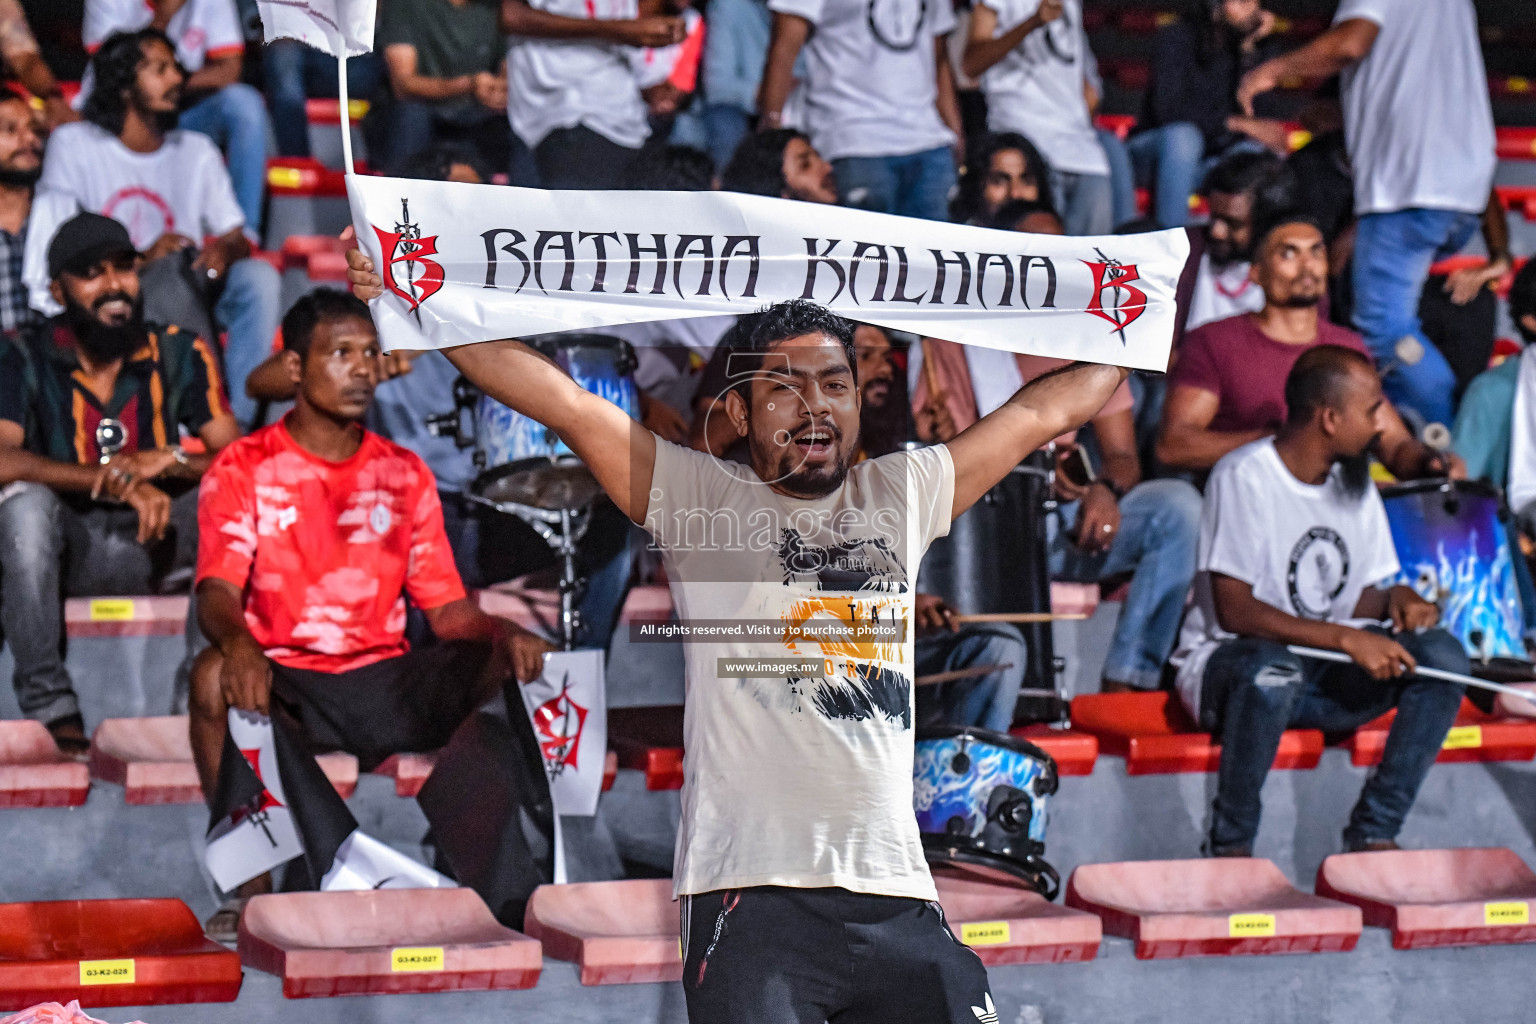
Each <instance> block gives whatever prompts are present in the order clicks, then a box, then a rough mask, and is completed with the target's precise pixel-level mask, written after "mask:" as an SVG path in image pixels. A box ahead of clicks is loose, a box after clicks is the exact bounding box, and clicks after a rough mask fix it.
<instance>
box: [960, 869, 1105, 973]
mask: <svg viewBox="0 0 1536 1024" xmlns="http://www.w3.org/2000/svg"><path fill="white" fill-rule="evenodd" d="M933 882H934V885H936V886H937V887H938V890H939V904H940V905H941V906H943V908H944V916H945V918H947V919H948V921H949V928H950V931H952V932H954V933H955V935H956V937H957V938H959V939H960V941H961V942H963V943H965V944H966V945H967V946H970V947H971V948H972V949H974V950H975V951H976V955H977V956H978V957H980V958H981V962H982V963H984V964H986V965H987V966H988V967H996V966H997V965H999V964H1067V963H1076V962H1077V961H1079V960H1092V959H1093V958H1094V956H1095V955H1097V954H1098V951H1099V941H1100V940H1101V939H1102V938H1103V936H1104V928H1103V925H1102V924H1100V922H1099V919H1098V918H1097V917H1095V916H1094V915H1092V914H1088V913H1084V912H1083V911H1081V910H1073V909H1071V908H1070V907H1059V906H1057V905H1056V904H1054V903H1052V902H1051V901H1050V900H1047V899H1046V898H1045V897H1044V896H1041V895H1040V894H1039V893H1037V892H1035V891H1034V890H1033V889H1027V888H1025V887H1023V886H1021V885H1016V884H1009V883H1006V882H998V881H993V880H990V879H984V878H978V877H976V876H975V875H971V874H967V873H965V872H963V871H955V870H953V869H950V868H936V869H935V870H934V872H933Z"/></svg>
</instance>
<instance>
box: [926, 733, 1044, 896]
mask: <svg viewBox="0 0 1536 1024" xmlns="http://www.w3.org/2000/svg"><path fill="white" fill-rule="evenodd" d="M1056 783H1057V777H1056V762H1055V761H1053V760H1052V759H1051V755H1049V754H1047V753H1046V752H1045V751H1043V750H1041V749H1040V748H1039V747H1037V746H1035V745H1034V744H1033V743H1029V742H1027V741H1025V740H1021V739H1019V738H1018V737H1015V736H1008V735H1004V734H1002V733H996V732H991V731H989V730H986V729H978V728H975V727H973V726H953V727H944V728H938V729H933V730H928V731H924V732H923V734H922V735H921V736H920V737H919V738H918V741H917V756H916V760H915V763H914V766H913V807H914V810H915V811H916V812H917V828H918V831H919V832H920V833H921V834H922V840H923V852H924V853H925V854H926V855H927V857H928V860H929V862H930V863H956V864H964V865H966V866H968V867H971V868H983V869H990V870H993V871H997V872H1001V873H1003V874H1006V875H1010V876H1012V877H1015V878H1019V879H1022V880H1023V881H1025V882H1026V883H1028V884H1029V885H1030V886H1031V887H1032V888H1033V889H1035V891H1037V892H1039V893H1040V894H1041V895H1042V896H1044V897H1046V899H1054V898H1055V896H1056V892H1057V890H1058V889H1059V888H1060V877H1059V876H1058V875H1057V873H1056V869H1055V868H1053V867H1051V865H1050V864H1048V863H1046V861H1045V860H1044V859H1043V855H1044V853H1045V826H1046V817H1047V809H1048V807H1049V804H1050V798H1051V795H1052V794H1053V793H1055V792H1056Z"/></svg>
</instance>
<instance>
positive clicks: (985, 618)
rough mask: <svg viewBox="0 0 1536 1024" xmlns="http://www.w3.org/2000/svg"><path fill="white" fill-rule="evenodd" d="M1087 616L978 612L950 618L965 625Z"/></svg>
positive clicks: (1074, 618) (1080, 614)
mask: <svg viewBox="0 0 1536 1024" xmlns="http://www.w3.org/2000/svg"><path fill="white" fill-rule="evenodd" d="M1087 617H1088V616H1087V614H1086V613H1084V612H977V613H976V614H974V615H951V616H950V620H951V621H952V622H957V623H959V624H960V625H962V626H963V625H965V624H966V623H967V622H1016V623H1028V622H1076V621H1078V620H1080V619H1086V618H1087Z"/></svg>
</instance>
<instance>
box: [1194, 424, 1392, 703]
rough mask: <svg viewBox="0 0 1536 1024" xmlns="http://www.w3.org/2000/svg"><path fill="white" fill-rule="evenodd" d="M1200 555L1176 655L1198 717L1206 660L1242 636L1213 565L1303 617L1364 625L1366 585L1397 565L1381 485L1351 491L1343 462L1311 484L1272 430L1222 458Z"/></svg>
mask: <svg viewBox="0 0 1536 1024" xmlns="http://www.w3.org/2000/svg"><path fill="white" fill-rule="evenodd" d="M1196 558H1197V568H1198V570H1199V572H1198V574H1197V575H1196V576H1195V603H1194V605H1193V606H1192V607H1191V608H1190V609H1189V612H1188V614H1186V615H1185V617H1184V628H1183V629H1182V630H1181V631H1180V633H1179V646H1178V650H1177V651H1175V652H1174V655H1173V663H1174V664H1175V665H1176V666H1177V667H1178V677H1177V684H1178V690H1179V696H1180V697H1182V698H1183V700H1184V704H1185V706H1186V707H1188V708H1189V712H1190V714H1191V715H1193V716H1195V718H1196V719H1197V720H1198V719H1199V717H1200V691H1201V684H1202V681H1203V679H1204V676H1205V666H1206V662H1207V661H1209V660H1210V656H1211V652H1212V651H1214V650H1215V649H1216V648H1217V647H1219V646H1220V645H1221V644H1222V643H1223V642H1224V641H1227V640H1231V639H1234V636H1233V634H1231V633H1228V632H1226V631H1225V630H1223V629H1222V628H1221V625H1220V622H1219V621H1218V619H1217V618H1216V606H1215V602H1214V600H1213V592H1212V589H1211V574H1212V573H1220V574H1221V575H1223V576H1231V577H1232V578H1233V579H1238V580H1242V581H1243V582H1244V583H1247V584H1249V585H1250V586H1252V587H1253V596H1254V597H1256V598H1258V599H1259V600H1260V601H1263V602H1264V603H1265V604H1267V605H1271V606H1272V607H1275V608H1278V609H1280V610H1281V611H1283V612H1285V613H1287V614H1289V615H1294V616H1296V617H1297V618H1302V619H1314V620H1318V621H1323V622H1341V623H1355V622H1357V620H1355V619H1354V618H1353V616H1354V611H1355V605H1356V604H1357V603H1359V601H1360V595H1361V594H1362V593H1364V592H1365V589H1366V588H1367V587H1371V586H1375V585H1377V584H1379V583H1382V582H1384V581H1386V580H1389V579H1391V578H1392V577H1393V576H1396V575H1397V572H1398V561H1397V551H1396V550H1395V549H1394V548H1393V547H1392V528H1391V526H1390V525H1389V524H1388V522H1387V510H1386V507H1385V506H1384V505H1383V504H1382V503H1381V495H1380V494H1378V493H1377V491H1376V488H1375V487H1374V486H1371V487H1367V488H1366V489H1365V493H1364V494H1362V495H1361V496H1359V497H1358V498H1351V497H1350V496H1349V495H1348V494H1346V493H1345V490H1344V486H1343V484H1342V482H1341V480H1340V474H1339V470H1338V469H1337V468H1335V469H1334V471H1333V472H1332V473H1331V474H1330V475H1329V477H1328V479H1327V480H1326V481H1325V482H1324V483H1321V484H1307V483H1303V482H1301V481H1300V480H1298V479H1296V476H1295V474H1293V473H1292V472H1291V471H1290V470H1289V469H1287V468H1286V465H1285V463H1284V462H1282V461H1281V460H1280V454H1279V453H1278V452H1277V451H1275V442H1274V439H1273V438H1264V439H1263V440H1259V441H1254V442H1252V443H1251V444H1246V445H1244V446H1243V447H1241V448H1239V449H1237V450H1236V451H1234V452H1231V453H1230V454H1228V455H1227V456H1226V457H1225V458H1223V459H1222V460H1221V461H1220V462H1218V463H1216V468H1215V469H1214V470H1212V471H1211V478H1210V481H1209V482H1208V483H1207V484H1206V486H1205V507H1204V508H1203V509H1202V510H1201V513H1200V546H1199V549H1198V554H1197V556H1196Z"/></svg>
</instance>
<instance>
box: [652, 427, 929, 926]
mask: <svg viewBox="0 0 1536 1024" xmlns="http://www.w3.org/2000/svg"><path fill="white" fill-rule="evenodd" d="M656 449H657V450H656V467H655V471H654V473H653V476H652V484H651V494H650V503H649V507H648V509H647V513H646V528H647V529H648V530H649V531H650V532H651V535H652V536H653V537H654V538H655V539H656V541H657V543H658V544H659V546H660V547H661V548H662V550H663V552H664V554H665V557H666V565H667V575H668V578H669V579H670V580H671V581H672V583H671V585H672V596H673V601H674V604H675V605H676V608H677V615H678V618H679V619H680V620H681V621H683V622H690V621H691V622H697V621H699V620H728V621H733V622H751V623H762V624H765V625H767V626H769V627H771V633H770V634H769V635H768V636H765V637H764V638H763V639H762V640H752V639H728V640H726V641H724V642H719V643H715V642H699V641H694V642H689V643H687V644H686V646H685V657H686V663H687V694H688V696H687V702H686V706H685V710H684V719H683V734H684V749H685V750H686V752H687V753H686V755H685V759H684V763H683V792H682V823H681V827H680V829H679V831H678V839H677V861H676V867H675V869H674V871H673V878H674V879H675V881H674V883H673V887H674V889H675V891H676V893H677V894H678V895H689V894H694V895H696V894H698V893H703V892H709V891H712V890H716V889H730V888H742V887H746V886H754V885H782V886H792V887H796V888H819V887H827V886H837V887H840V888H844V889H849V890H852V891H854V892H864V893H875V894H880V895H888V896H906V897H911V898H915V899H927V900H931V899H935V898H936V896H935V892H934V887H933V880H932V878H931V877H930V876H929V873H928V866H927V863H926V861H925V860H924V858H923V848H922V843H921V841H920V839H919V836H918V830H917V822H916V818H915V817H914V815H913V812H912V761H913V728H912V714H913V704H912V680H913V672H914V668H913V647H912V637H911V635H910V631H908V632H907V633H906V634H905V640H904V642H902V643H899V644H894V643H893V644H884V643H860V644H854V643H850V642H846V641H843V642H839V641H836V640H832V641H828V642H825V643H823V642H820V641H817V640H814V639H802V638H793V637H791V638H789V639H787V640H786V638H785V637H784V635H783V633H782V626H784V625H786V624H796V625H802V624H803V625H805V626H806V628H807V629H811V628H812V627H813V626H814V624H816V623H827V622H833V621H836V620H842V621H843V622H849V621H854V620H855V619H856V620H858V621H869V620H870V619H872V618H873V619H877V620H880V621H882V622H890V621H893V620H896V619H900V620H902V621H904V622H906V623H907V624H908V626H909V627H910V623H911V622H912V614H913V602H914V594H913V590H912V586H913V582H914V580H915V578H916V570H917V565H918V563H919V562H920V561H921V559H922V555H923V552H924V551H925V550H927V547H928V545H929V544H930V543H931V542H932V541H933V540H935V539H936V538H938V537H942V536H944V535H945V534H947V533H948V532H949V524H950V509H951V507H952V504H953V501H954V486H955V473H954V464H953V462H951V460H950V457H949V451H948V449H947V448H945V447H944V446H942V445H939V446H935V447H931V448H925V449H920V450H917V451H912V452H897V453H895V454H892V455H887V456H884V457H882V458H879V459H871V460H868V461H865V462H861V463H859V464H858V465H856V466H854V467H853V468H852V469H850V470H849V472H848V477H847V479H846V480H845V481H844V483H843V485H842V487H841V488H839V489H838V490H837V491H836V492H834V493H833V494H831V495H829V496H827V497H825V498H821V499H817V500H798V499H794V498H787V497H784V496H783V495H779V494H777V493H775V492H774V491H772V490H771V489H770V488H769V487H768V485H767V484H765V483H763V482H762V481H761V480H760V479H759V478H758V477H757V475H756V474H755V473H754V472H753V471H752V470H751V469H748V468H747V467H745V466H739V465H736V464H734V463H728V462H722V461H721V460H719V459H715V458H713V457H711V456H708V455H704V454H702V453H699V452H695V451H692V450H691V449H687V448H682V447H679V446H677V445H673V444H669V443H667V442H665V441H659V440H658V442H657V444H656ZM785 657H790V658H813V659H817V660H818V661H820V662H821V663H822V666H825V667H822V668H820V669H819V670H818V671H816V672H814V673H810V672H807V675H806V676H804V677H798V676H786V675H783V674H780V675H777V676H773V675H765V676H763V677H761V678H721V675H722V673H721V670H720V669H721V664H720V662H721V661H722V660H732V661H750V660H752V659H756V658H785ZM827 667H830V669H831V672H830V673H828V671H827ZM749 674H750V673H749Z"/></svg>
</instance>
